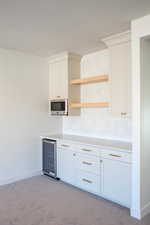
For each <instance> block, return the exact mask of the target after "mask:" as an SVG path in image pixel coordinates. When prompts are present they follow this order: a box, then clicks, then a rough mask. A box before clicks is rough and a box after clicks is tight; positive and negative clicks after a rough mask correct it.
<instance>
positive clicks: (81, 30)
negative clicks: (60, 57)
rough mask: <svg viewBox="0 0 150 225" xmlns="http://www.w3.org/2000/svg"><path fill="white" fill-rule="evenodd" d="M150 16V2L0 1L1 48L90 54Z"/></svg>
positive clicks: (137, 0)
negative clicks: (117, 34)
mask: <svg viewBox="0 0 150 225" xmlns="http://www.w3.org/2000/svg"><path fill="white" fill-rule="evenodd" d="M149 13H150V0H0V47H1V48H10V49H16V50H21V51H24V52H28V53H31V54H35V55H39V56H50V55H52V54H55V53H59V52H62V51H71V52H77V53H80V54H86V53H89V52H93V51H97V50H99V49H102V48H104V45H103V44H102V43H101V42H100V39H101V38H104V37H106V36H109V35H111V34H114V33H117V32H122V31H125V30H128V29H130V21H131V20H132V19H135V18H138V17H141V16H144V15H146V14H149Z"/></svg>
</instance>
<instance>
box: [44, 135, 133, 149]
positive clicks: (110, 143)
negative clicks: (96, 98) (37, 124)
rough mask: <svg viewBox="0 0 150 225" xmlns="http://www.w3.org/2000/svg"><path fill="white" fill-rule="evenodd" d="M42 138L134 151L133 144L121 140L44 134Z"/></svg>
mask: <svg viewBox="0 0 150 225" xmlns="http://www.w3.org/2000/svg"><path fill="white" fill-rule="evenodd" d="M41 138H42V139H43V138H47V139H53V140H56V141H57V140H66V141H71V142H78V143H80V144H89V145H93V146H101V147H102V146H103V147H110V148H114V149H118V150H119V149H120V150H126V151H128V152H131V151H132V143H131V142H124V141H119V140H110V139H101V138H93V137H84V136H77V135H68V134H44V135H41Z"/></svg>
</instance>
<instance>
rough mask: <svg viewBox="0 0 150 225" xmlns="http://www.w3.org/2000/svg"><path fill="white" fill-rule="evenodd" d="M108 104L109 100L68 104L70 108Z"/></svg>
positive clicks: (102, 106) (104, 106)
mask: <svg viewBox="0 0 150 225" xmlns="http://www.w3.org/2000/svg"><path fill="white" fill-rule="evenodd" d="M108 106H109V102H97V103H73V104H70V107H71V108H90V107H91V108H95V107H100V108H106V107H108Z"/></svg>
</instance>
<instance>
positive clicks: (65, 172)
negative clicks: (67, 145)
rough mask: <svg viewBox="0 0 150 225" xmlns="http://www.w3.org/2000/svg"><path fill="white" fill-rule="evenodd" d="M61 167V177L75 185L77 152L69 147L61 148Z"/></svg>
mask: <svg viewBox="0 0 150 225" xmlns="http://www.w3.org/2000/svg"><path fill="white" fill-rule="evenodd" d="M59 151H60V158H61V163H60V165H61V168H60V173H59V174H60V179H61V180H63V181H65V182H67V183H70V184H73V185H75V159H76V157H75V156H76V153H75V152H73V151H71V150H69V149H64V148H62V149H60V150H59Z"/></svg>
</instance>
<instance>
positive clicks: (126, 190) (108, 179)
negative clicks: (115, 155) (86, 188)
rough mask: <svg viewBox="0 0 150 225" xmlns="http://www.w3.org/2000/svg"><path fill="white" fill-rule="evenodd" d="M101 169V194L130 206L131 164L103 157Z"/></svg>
mask: <svg viewBox="0 0 150 225" xmlns="http://www.w3.org/2000/svg"><path fill="white" fill-rule="evenodd" d="M101 171H102V187H101V188H102V195H103V196H104V197H106V198H108V199H110V200H112V201H115V202H117V203H120V204H121V205H124V206H127V207H130V193H131V190H130V189H131V165H130V164H127V163H123V162H119V161H115V160H109V159H103V160H102V163H101Z"/></svg>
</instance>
